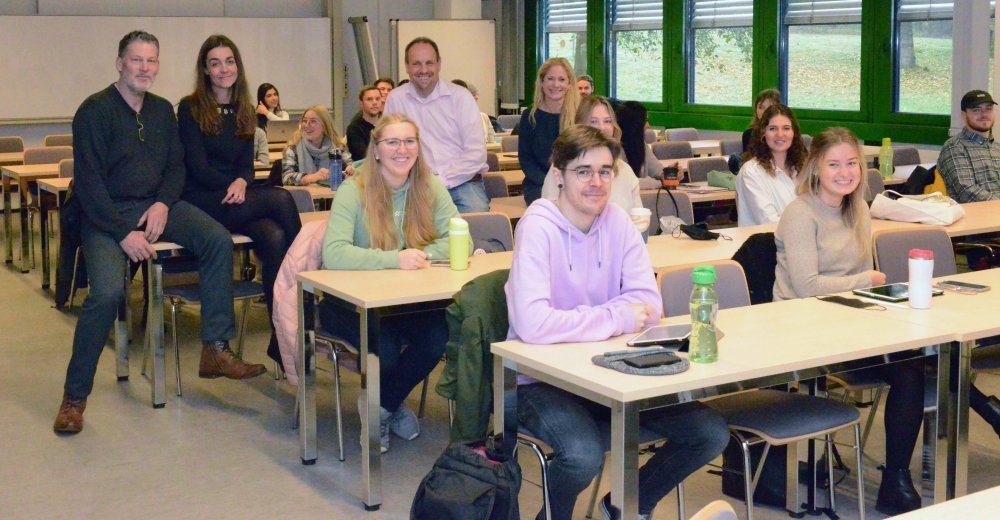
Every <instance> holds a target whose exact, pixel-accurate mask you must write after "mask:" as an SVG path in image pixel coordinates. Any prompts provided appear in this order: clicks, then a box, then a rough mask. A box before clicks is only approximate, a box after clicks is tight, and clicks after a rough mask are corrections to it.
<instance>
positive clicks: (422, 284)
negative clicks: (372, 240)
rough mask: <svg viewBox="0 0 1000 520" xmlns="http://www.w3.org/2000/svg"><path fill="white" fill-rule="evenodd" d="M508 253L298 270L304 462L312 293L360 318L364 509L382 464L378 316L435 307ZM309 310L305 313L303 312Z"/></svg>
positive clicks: (311, 392)
mask: <svg viewBox="0 0 1000 520" xmlns="http://www.w3.org/2000/svg"><path fill="white" fill-rule="evenodd" d="M512 258H513V253H510V252H507V253H492V254H488V255H480V256H475V257H472V258H470V259H469V269H467V270H465V271H453V270H451V269H448V268H441V267H431V268H427V269H420V270H416V271H404V270H399V269H387V270H381V271H335V270H323V271H311V272H305V273H299V274H298V276H297V277H296V278H297V280H298V305H299V339H298V347H299V359H298V362H297V363H298V364H297V366H298V367H299V388H298V392H299V403H300V405H301V407H302V408H301V413H300V414H299V440H300V456H301V459H302V463H303V464H306V465H310V464H314V463H315V462H316V458H317V453H316V345H315V343H314V324H315V323H316V319H315V307H316V306H315V301H314V300H315V296H319V295H321V294H324V295H326V296H328V297H330V298H332V299H333V301H334V302H335V303H337V304H338V305H342V306H343V307H344V308H345V309H349V310H351V311H354V312H357V313H358V314H359V317H360V320H361V335H360V336H361V344H360V345H357V347H358V350H359V356H360V359H361V392H362V394H361V395H362V396H363V398H362V410H361V416H362V417H364V418H366V419H365V420H363V421H361V482H362V484H361V485H362V502H364V505H365V509H366V510H368V511H374V510H377V509H378V508H379V506H380V505H381V503H382V469H381V455H380V453H379V412H378V410H379V385H380V382H379V359H378V353H377V352H374V351H372V350H371V347H372V346H373V345H377V344H378V334H379V322H380V320H381V319H382V318H385V317H388V316H393V315H396V314H404V313H411V312H424V311H430V310H439V309H443V308H445V307H447V306H448V305H449V304H450V303H451V298H452V296H453V295H454V294H455V293H456V292H458V291H459V290H460V289H461V288H462V286H463V285H465V283H466V282H469V281H470V280H472V279H473V278H475V277H477V276H479V275H483V274H486V273H489V272H492V271H495V270H497V269H506V268H508V267H510V264H511V259H512ZM307 311H308V312H309V315H308V316H307V315H306V312H307Z"/></svg>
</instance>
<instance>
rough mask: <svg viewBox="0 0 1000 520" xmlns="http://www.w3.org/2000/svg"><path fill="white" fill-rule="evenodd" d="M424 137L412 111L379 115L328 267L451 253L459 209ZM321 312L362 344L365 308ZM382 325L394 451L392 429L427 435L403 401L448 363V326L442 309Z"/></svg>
mask: <svg viewBox="0 0 1000 520" xmlns="http://www.w3.org/2000/svg"><path fill="white" fill-rule="evenodd" d="M419 138H420V137H419V133H418V132H417V126H416V124H415V123H414V122H413V121H412V120H411V119H410V118H409V117H407V116H404V115H402V114H388V115H386V116H383V117H382V119H380V120H379V123H378V125H377V126H376V127H375V130H374V131H373V132H372V141H371V144H369V145H368V158H367V159H366V160H365V162H364V163H363V164H362V166H360V167H359V168H358V169H359V172H358V175H357V176H355V177H351V178H350V179H347V180H346V181H344V183H343V184H341V185H340V190H338V191H337V197H336V198H335V199H333V207H331V208H330V220H329V223H328V224H327V227H326V235H325V236H324V237H323V267H324V268H326V269H423V268H426V267H429V266H430V259H431V258H435V259H446V258H448V221H449V220H450V219H452V218H455V217H458V209H457V208H455V204H454V202H452V200H451V196H450V195H449V194H448V190H447V189H446V188H445V186H444V184H442V183H441V181H439V180H438V179H437V178H436V177H435V176H433V175H432V174H431V172H430V169H428V167H427V165H426V164H424V161H423V157H422V154H421V153H420V141H419ZM319 314H320V319H321V322H322V323H323V328H324V329H326V330H328V331H330V332H332V333H333V334H335V335H336V336H338V337H341V338H344V339H346V340H347V341H349V342H351V343H353V344H355V345H358V344H359V343H360V324H359V322H358V315H357V313H355V312H351V311H344V310H343V309H340V308H337V307H334V306H331V305H324V304H321V305H320V307H319ZM379 330H380V332H381V333H380V334H379V344H378V346H377V347H374V348H373V350H375V351H376V352H378V354H379V361H380V363H379V369H380V370H379V374H380V377H381V379H380V380H381V381H382V384H381V386H380V390H381V393H380V396H379V398H380V400H381V404H382V409H381V419H382V420H381V427H380V430H379V437H380V440H381V449H382V452H386V451H388V450H389V433H390V432H392V433H393V434H395V435H396V436H398V437H401V438H403V439H406V440H411V439H415V438H416V437H417V436H418V435H420V423H419V422H418V421H417V416H416V414H414V413H413V411H412V410H410V409H409V408H407V407H406V405H404V404H403V401H404V400H405V399H406V396H407V395H409V393H410V391H411V390H413V388H414V387H415V386H417V384H419V383H420V382H421V381H423V380H424V378H426V377H427V374H429V373H430V372H431V370H433V369H434V367H435V366H436V365H437V363H438V361H440V359H441V356H442V355H443V354H444V345H445V342H446V341H447V340H448V326H447V324H446V323H445V319H444V311H443V310H442V311H434V312H427V313H419V314H409V315H405V316H395V317H389V318H386V319H384V320H382V321H381V323H380V329H379ZM403 345H407V347H406V350H402V347H403ZM376 349H377V350H376ZM359 410H360V407H359Z"/></svg>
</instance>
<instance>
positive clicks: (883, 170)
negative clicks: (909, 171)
mask: <svg viewBox="0 0 1000 520" xmlns="http://www.w3.org/2000/svg"><path fill="white" fill-rule="evenodd" d="M878 172H879V173H880V174H882V178H883V179H891V178H892V139H889V138H888V137H883V138H882V148H881V149H880V150H879V151H878Z"/></svg>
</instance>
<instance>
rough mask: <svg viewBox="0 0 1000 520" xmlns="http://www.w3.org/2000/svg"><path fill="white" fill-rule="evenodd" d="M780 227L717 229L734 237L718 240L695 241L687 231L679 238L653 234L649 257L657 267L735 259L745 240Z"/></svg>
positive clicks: (649, 246)
mask: <svg viewBox="0 0 1000 520" xmlns="http://www.w3.org/2000/svg"><path fill="white" fill-rule="evenodd" d="M777 227H778V226H777V225H775V224H761V225H759V226H744V227H731V228H722V229H716V230H714V231H715V232H716V233H719V234H720V235H722V236H724V237H729V238H732V240H725V239H723V238H722V237H719V239H718V240H694V239H692V238H689V237H688V236H687V235H683V234H682V235H680V236H679V237H677V238H674V237H673V236H672V235H657V236H651V237H649V244H648V245H647V249H648V250H649V260H650V262H651V263H652V264H653V269H654V270H656V269H663V268H665V267H671V266H678V265H688V264H697V263H704V262H709V261H713V260H724V259H727V258H732V257H733V254H734V253H736V250H737V249H739V248H740V246H741V245H743V242H746V240H747V238H749V237H750V235H753V234H755V233H767V232H774V230H775V228H777Z"/></svg>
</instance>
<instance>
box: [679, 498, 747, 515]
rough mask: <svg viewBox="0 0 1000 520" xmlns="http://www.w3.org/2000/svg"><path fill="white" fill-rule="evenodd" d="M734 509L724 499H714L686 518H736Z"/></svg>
mask: <svg viewBox="0 0 1000 520" xmlns="http://www.w3.org/2000/svg"><path fill="white" fill-rule="evenodd" d="M736 518H737V516H736V510H735V509H733V506H731V505H729V502H726V501H725V500H716V501H715V502H711V503H709V504H708V505H707V506H705V507H703V508H701V510H700V511H698V512H697V513H695V514H694V515H693V516H691V517H690V518H688V520H736Z"/></svg>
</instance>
